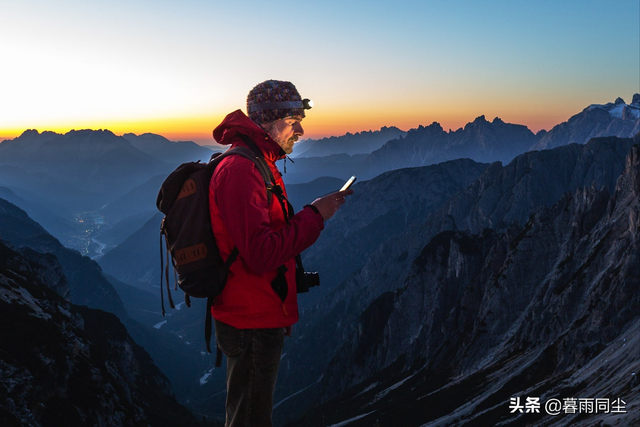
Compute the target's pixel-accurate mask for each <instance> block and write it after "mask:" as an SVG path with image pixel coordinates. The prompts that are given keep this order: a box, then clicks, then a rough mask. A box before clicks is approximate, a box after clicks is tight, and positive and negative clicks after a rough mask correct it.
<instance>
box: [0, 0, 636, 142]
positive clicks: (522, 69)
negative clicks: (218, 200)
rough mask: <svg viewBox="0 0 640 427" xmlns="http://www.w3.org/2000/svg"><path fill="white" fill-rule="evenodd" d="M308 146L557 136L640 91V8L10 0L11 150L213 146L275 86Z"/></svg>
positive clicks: (0, 60) (2, 7)
mask: <svg viewBox="0 0 640 427" xmlns="http://www.w3.org/2000/svg"><path fill="white" fill-rule="evenodd" d="M268 79H277V80H289V81H292V82H293V83H294V84H295V85H296V87H297V88H298V90H299V91H300V93H301V95H302V97H303V98H310V99H312V100H313V101H314V108H313V109H312V110H311V111H309V112H308V114H307V118H306V119H305V120H304V121H303V126H304V128H305V132H306V133H305V138H306V137H309V138H321V137H325V136H334V135H335V136H339V135H343V134H345V133H346V132H351V133H355V132H360V131H368V130H377V129H380V127H382V126H397V127H399V128H401V129H403V130H409V129H411V128H415V127H418V126H419V125H425V126H426V125H429V124H431V123H433V122H438V123H440V124H441V125H442V126H443V128H444V129H445V130H448V129H451V130H456V129H458V128H460V127H463V126H464V125H465V124H466V123H468V122H471V121H473V120H474V119H475V118H476V117H478V116H480V115H484V116H485V117H486V118H487V120H493V118H495V117H500V118H501V119H502V120H504V121H505V122H508V123H516V124H522V125H526V126H527V127H529V129H531V130H532V131H534V132H537V131H539V130H541V129H547V130H549V129H550V128H552V127H553V126H555V125H557V124H559V123H561V122H564V121H566V120H568V119H569V118H570V117H571V116H572V115H574V114H577V113H579V112H580V111H581V110H582V109H584V108H585V107H587V106H588V105H590V104H605V103H608V102H614V101H615V99H616V98H618V97H622V98H623V99H624V100H625V101H626V102H627V103H630V102H631V98H632V96H633V94H635V93H640V1H639V0H573V1H572V0H552V1H549V0H536V1H530V0H529V1H523V0H482V1H479V0H447V1H445V0H413V1H405V0H394V1H376V0H368V1H355V0H336V1H334V0H323V1H304V0H302V1H301V0H298V1H283V0H269V1H253V0H251V1H250V0H235V1H224V2H223V1H217V0H180V1H176V0H174V1H166V0H153V1H151V0H136V1H132V0H110V1H101V0H81V1H76V0H46V1H45V0H3V1H2V2H1V3H0V141H2V140H3V139H9V138H15V137H17V136H19V135H20V134H21V133H22V132H23V131H24V130H26V129H37V130H38V131H40V132H42V131H45V130H50V131H55V132H60V133H64V132H67V131H69V130H71V129H109V130H111V131H112V132H114V133H115V134H117V135H121V134H124V133H127V132H133V133H136V134H142V133H146V132H151V133H156V134H160V135H163V136H165V137H167V138H169V139H171V140H192V141H195V142H198V143H200V144H210V143H212V142H213V139H212V136H211V131H212V129H213V128H214V127H215V126H216V125H217V124H219V123H220V121H222V119H223V118H224V116H225V115H226V114H228V113H230V112H232V111H234V110H236V109H242V110H244V109H245V101H246V96H247V93H248V92H249V91H250V90H251V88H252V87H253V86H255V85H256V84H258V83H260V82H262V81H264V80H268Z"/></svg>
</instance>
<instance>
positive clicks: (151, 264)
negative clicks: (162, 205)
mask: <svg viewBox="0 0 640 427" xmlns="http://www.w3.org/2000/svg"><path fill="white" fill-rule="evenodd" d="M163 216H164V215H163V214H162V213H160V212H156V214H155V215H154V216H153V217H152V218H151V219H150V220H148V221H147V222H146V223H145V224H144V225H143V226H142V228H140V229H139V230H137V231H136V232H135V233H133V234H132V235H131V236H129V237H128V238H127V239H126V240H125V241H124V242H122V243H121V244H120V245H118V246H117V247H115V248H113V249H112V250H110V251H109V252H107V253H106V254H105V255H104V256H103V257H102V258H100V260H99V263H100V265H101V266H102V269H103V270H104V271H105V272H106V273H107V274H110V275H112V276H114V277H115V278H117V279H118V280H122V281H123V282H125V283H128V284H130V285H132V286H135V287H137V288H139V289H142V290H146V291H149V292H152V291H153V289H154V287H158V286H159V285H160V258H159V257H160V223H161V222H162V218H163ZM153 292H155V291H153Z"/></svg>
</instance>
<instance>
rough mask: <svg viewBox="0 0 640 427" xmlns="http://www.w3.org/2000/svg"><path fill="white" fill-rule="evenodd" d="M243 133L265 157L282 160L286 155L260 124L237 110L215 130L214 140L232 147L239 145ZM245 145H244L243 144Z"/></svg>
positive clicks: (228, 115)
mask: <svg viewBox="0 0 640 427" xmlns="http://www.w3.org/2000/svg"><path fill="white" fill-rule="evenodd" d="M239 133H243V134H245V135H247V136H248V137H249V138H251V139H252V140H253V141H254V142H255V143H256V144H257V145H258V147H260V149H261V150H262V151H263V152H264V154H265V157H267V158H271V159H281V158H284V157H285V156H286V153H285V152H284V151H283V150H282V148H281V147H280V146H279V145H278V143H277V142H275V141H274V140H273V139H271V137H270V136H269V134H268V133H267V132H265V131H264V130H263V129H262V128H261V127H260V126H259V125H258V124H256V123H255V122H254V121H253V120H251V119H250V118H249V117H247V115H246V114H244V112H242V110H236V111H234V112H232V113H229V114H227V116H226V117H225V118H224V120H223V121H222V123H220V124H219V125H218V126H217V127H216V128H215V129H214V130H213V139H215V140H216V142H217V143H218V144H222V145H231V144H237V143H239V141H241V140H239V138H236V136H237V134H239ZM242 145H244V143H242Z"/></svg>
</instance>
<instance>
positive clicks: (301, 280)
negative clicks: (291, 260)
mask: <svg viewBox="0 0 640 427" xmlns="http://www.w3.org/2000/svg"><path fill="white" fill-rule="evenodd" d="M315 286H320V275H319V274H318V273H317V272H315V271H314V272H308V271H304V270H301V269H297V270H296V288H297V290H298V293H299V294H303V293H305V292H309V288H313V287H315Z"/></svg>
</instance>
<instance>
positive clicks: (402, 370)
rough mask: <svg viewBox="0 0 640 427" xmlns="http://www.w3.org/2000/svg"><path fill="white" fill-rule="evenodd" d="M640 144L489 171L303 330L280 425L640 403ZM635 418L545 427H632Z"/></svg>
mask: <svg viewBox="0 0 640 427" xmlns="http://www.w3.org/2000/svg"><path fill="white" fill-rule="evenodd" d="M638 143H640V136H638V137H636V138H634V139H617V138H604V139H595V140H592V141H591V142H590V143H589V144H587V145H585V146H581V145H575V144H574V145H571V146H566V147H559V148H556V149H554V150H550V151H541V152H532V153H527V154H525V155H522V156H519V157H518V158H516V159H514V161H513V162H512V163H510V164H509V165H507V166H505V167H502V166H501V165H499V164H495V165H492V166H490V167H488V168H487V169H486V170H485V171H484V173H483V174H482V175H481V176H480V177H479V178H478V179H477V180H476V181H475V182H474V183H473V184H471V185H470V186H469V187H468V188H466V189H465V190H464V191H462V192H461V193H459V194H458V195H457V196H456V197H453V198H451V199H450V200H448V201H447V202H446V203H445V204H444V205H442V206H441V207H440V208H439V209H437V210H436V211H434V212H433V213H431V214H429V215H427V216H426V217H423V218H422V219H420V220H418V221H416V222H415V223H414V224H413V226H412V227H410V228H409V229H408V231H406V232H404V233H401V234H398V235H396V236H394V237H392V238H391V239H389V240H388V241H386V242H385V243H383V244H381V245H380V246H379V247H378V248H377V250H376V251H374V252H373V253H372V254H371V255H370V256H369V258H368V259H367V261H366V263H365V264H364V266H362V267H361V268H360V269H358V271H356V272H355V273H353V274H351V275H350V276H348V277H347V278H346V279H344V280H342V281H341V282H340V283H339V284H337V285H335V287H334V290H333V292H331V293H330V294H329V295H327V296H326V297H325V298H323V299H322V300H321V301H320V302H318V303H317V304H316V306H315V307H313V308H311V309H307V310H305V312H304V313H303V314H302V316H301V317H302V320H301V322H300V324H299V326H298V330H297V334H296V336H297V338H296V339H294V340H291V341H289V342H288V343H287V345H286V347H285V352H286V356H285V357H284V358H283V364H282V366H283V368H282V369H281V376H280V385H279V389H278V393H277V396H278V399H279V401H280V402H279V405H278V407H277V408H276V414H277V416H278V417H279V418H278V419H279V420H280V422H284V421H285V420H287V419H296V418H297V417H299V416H301V415H302V414H304V412H305V410H304V408H307V410H306V411H307V413H306V415H304V416H303V417H302V419H301V421H299V422H293V423H291V424H290V425H292V426H298V425H300V426H302V425H304V426H316V425H330V424H332V423H335V424H336V425H337V424H339V423H340V422H346V421H345V420H351V422H349V423H348V425H350V426H352V425H353V426H356V427H357V426H370V425H374V424H375V423H376V422H379V423H380V425H389V424H393V422H394V420H398V419H402V420H403V425H407V426H412V425H415V426H421V425H425V426H440V425H442V426H444V425H478V426H485V425H514V426H515V425H537V424H535V423H536V422H541V423H542V422H543V421H544V420H543V419H542V418H541V417H540V416H534V417H530V418H527V416H526V415H522V416H517V415H511V414H510V413H509V409H508V405H509V400H510V398H511V397H514V396H522V397H523V399H524V397H525V396H537V397H542V398H546V399H550V398H552V397H558V396H560V397H561V398H572V397H576V398H577V397H583V398H589V397H593V398H595V397H607V398H608V397H612V398H621V399H622V400H624V401H625V402H637V401H638V398H639V397H640V382H638V380H637V376H636V375H635V373H637V372H638V368H640V343H639V342H638V335H637V330H638V328H639V327H640V324H638V320H637V319H638V318H639V317H638V315H639V314H640V309H639V307H640V305H638V302H639V299H640V288H639V287H638V284H639V283H640V281H639V276H638V275H637V271H638V267H640V254H639V253H638V247H640V246H638V244H637V243H638V233H637V230H638V225H639V223H638V218H640V217H639V216H638V212H639V211H638V209H639V206H640V200H638V197H640V181H639V180H638V176H640V160H639V157H638V155H639V154H640V151H639V150H640V148H638V145H637V144H638ZM634 144H635V146H634ZM605 153H606V154H609V156H606V155H604V154H605ZM553 159H555V161H550V160H553ZM559 165H563V166H564V165H568V167H563V166H559ZM554 174H555V175H554ZM544 176H551V178H549V182H551V181H553V182H556V184H555V187H556V189H555V190H553V191H548V190H550V188H549V187H547V183H545V182H544V181H542V182H540V181H541V180H540V178H541V177H544ZM558 178H561V179H559V180H558V181H556V179H558ZM372 182H373V181H372ZM541 190H542V192H543V193H545V194H547V197H546V199H542V200H538V199H537V197H538V195H537V192H538V191H541ZM554 199H555V200H554ZM508 207H512V208H515V209H509V208H508ZM505 208H506V209H505ZM368 209H369V206H367V207H364V206H362V205H361V206H357V205H356V203H353V204H350V205H349V206H345V212H344V215H345V216H347V215H348V216H350V217H355V216H357V215H366V214H367V213H366V211H367V210H368ZM347 210H349V211H351V212H347ZM336 227H338V225H336ZM344 232H346V230H344V229H343V233H344ZM335 233H336V235H339V234H340V230H335ZM336 244H338V242H336ZM332 261H333V263H334V264H333V265H334V266H335V265H336V264H339V262H340V255H339V254H338V256H336V257H334V258H333V259H332ZM609 357H611V358H612V360H614V361H616V362H607V360H608V358H609ZM612 378H615V380H614V379H612ZM278 399H276V400H278ZM414 402H415V403H414ZM636 405H637V403H633V404H632V406H631V407H630V408H629V411H628V413H629V415H625V414H600V415H598V416H591V417H585V416H584V415H582V416H581V417H575V416H573V417H564V418H561V419H559V420H558V421H556V422H555V423H552V422H551V421H550V420H549V419H547V420H546V421H547V422H545V423H544V424H540V425H569V424H568V423H569V421H568V420H569V419H570V420H571V422H570V425H585V426H587V425H588V426H592V425H601V424H599V423H600V422H601V421H602V422H603V420H606V421H609V422H610V421H612V420H614V419H617V420H621V421H620V422H622V425H635V424H634V423H637V422H640V420H639V419H638V411H637V406H636ZM634 408H635V410H634ZM578 421H580V423H579V422H578ZM321 423H324V424H321ZM611 424H613V423H611ZM345 425H346V424H345Z"/></svg>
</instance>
